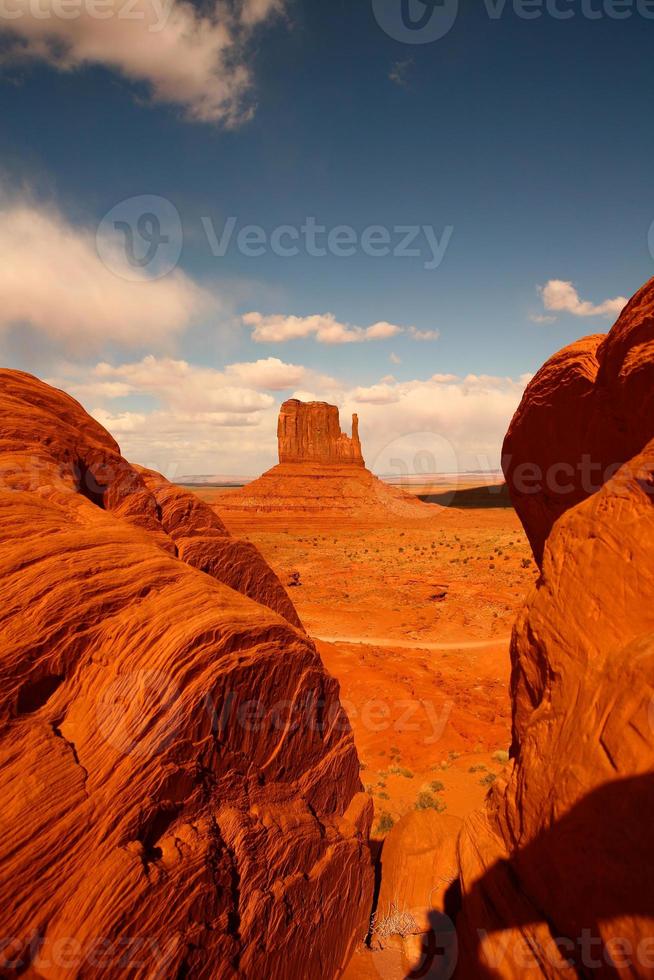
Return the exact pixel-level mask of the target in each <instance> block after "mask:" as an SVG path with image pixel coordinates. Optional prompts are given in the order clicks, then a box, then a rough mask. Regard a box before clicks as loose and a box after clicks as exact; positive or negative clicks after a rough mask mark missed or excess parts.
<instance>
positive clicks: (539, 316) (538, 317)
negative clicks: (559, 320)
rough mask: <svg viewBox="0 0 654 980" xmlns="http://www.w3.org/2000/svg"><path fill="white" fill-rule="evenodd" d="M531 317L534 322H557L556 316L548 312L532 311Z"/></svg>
mask: <svg viewBox="0 0 654 980" xmlns="http://www.w3.org/2000/svg"><path fill="white" fill-rule="evenodd" d="M529 319H530V320H531V322H532V323H556V317H555V316H551V315H548V314H547V313H530V314H529Z"/></svg>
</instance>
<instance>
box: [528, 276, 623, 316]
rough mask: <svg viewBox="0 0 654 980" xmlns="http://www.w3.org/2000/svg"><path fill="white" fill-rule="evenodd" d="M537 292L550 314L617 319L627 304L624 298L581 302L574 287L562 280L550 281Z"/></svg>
mask: <svg viewBox="0 0 654 980" xmlns="http://www.w3.org/2000/svg"><path fill="white" fill-rule="evenodd" d="M538 292H539V294H540V296H541V298H542V300H543V306H544V307H545V309H546V310H550V311H551V312H552V313H570V314H571V315H572V316H581V317H587V316H606V317H618V316H619V315H620V313H622V310H623V309H624V308H625V306H626V305H627V302H628V300H627V298H626V297H625V296H616V297H615V299H605V300H603V301H602V302H601V303H598V304H594V303H591V302H589V301H588V300H582V299H581V298H580V296H579V293H578V292H577V290H576V288H575V286H574V285H573V284H572V283H571V282H567V281H564V280H563V279H550V280H549V282H547V283H546V284H545V285H544V286H539V287H538ZM532 319H533V318H532ZM552 319H554V318H552ZM535 322H537V323H547V322H551V321H550V320H548V319H547V318H544V319H541V320H536V321H535Z"/></svg>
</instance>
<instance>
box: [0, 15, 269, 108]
mask: <svg viewBox="0 0 654 980" xmlns="http://www.w3.org/2000/svg"><path fill="white" fill-rule="evenodd" d="M63 6H64V5H63V4H62V3H61V2H59V0H40V2H39V4H38V5H37V4H35V3H33V2H32V0H12V3H11V4H9V5H8V10H9V11H10V12H11V16H7V17H5V18H3V23H2V31H3V33H4V34H5V36H6V35H7V34H8V35H9V39H10V44H9V47H8V50H5V52H4V56H3V57H4V60H5V61H7V60H14V61H16V60H19V61H29V60H38V61H45V62H47V63H48V64H49V65H51V66H53V67H54V68H57V69H58V70H60V71H72V70H74V69H78V68H80V67H83V66H86V65H103V66H104V67H106V68H109V69H111V70H113V71H115V72H117V73H119V74H120V75H122V76H124V77H125V78H127V79H128V80H130V81H133V82H137V83H142V84H145V86H146V87H147V89H148V91H149V92H150V94H151V96H152V98H153V99H154V100H155V101H157V102H165V103H171V104H173V105H178V106H181V107H182V108H183V110H184V112H185V114H186V116H187V118H189V119H192V120H198V121H202V122H220V123H223V124H225V125H226V126H234V125H238V124H239V123H241V122H243V121H244V120H247V119H248V118H249V117H250V116H251V115H252V112H253V106H252V102H251V100H250V95H251V89H252V74H251V70H250V67H249V64H248V58H247V45H248V43H249V42H250V41H251V39H252V34H253V31H254V30H255V29H256V28H257V26H259V25H261V24H263V23H264V22H265V21H267V20H268V19H269V18H271V17H272V16H274V15H275V14H277V13H279V12H280V11H281V10H282V9H283V0H245V3H244V4H243V5H241V6H239V5H236V6H233V5H231V4H227V3H223V2H220V0H216V2H214V4H213V5H208V6H206V7H204V8H203V12H200V10H199V9H198V8H196V7H195V6H194V5H193V4H192V3H190V2H187V0H102V2H97V3H95V2H94V0H84V2H82V0H72V2H70V0H69V2H68V4H67V5H66V9H67V11H69V13H68V15H67V16H65V17H64V16H62V13H61V9H62V7H63Z"/></svg>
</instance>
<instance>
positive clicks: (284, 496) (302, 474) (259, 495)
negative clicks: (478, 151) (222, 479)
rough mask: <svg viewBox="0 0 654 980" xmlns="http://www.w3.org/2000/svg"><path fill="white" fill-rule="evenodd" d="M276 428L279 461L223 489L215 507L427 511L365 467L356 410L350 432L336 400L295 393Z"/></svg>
mask: <svg viewBox="0 0 654 980" xmlns="http://www.w3.org/2000/svg"><path fill="white" fill-rule="evenodd" d="M277 431H278V442H279V465H278V466H274V467H273V468H272V469H270V470H268V471H267V472H266V473H264V474H263V475H262V476H261V477H259V479H258V480H253V482H252V483H249V484H248V485H247V486H245V487H243V488H242V489H240V490H236V491H234V492H230V493H226V494H221V496H220V497H219V499H218V500H217V502H216V508H217V509H218V510H219V511H220V512H221V513H224V514H225V516H227V515H229V514H231V513H233V512H238V511H241V512H242V511H255V512H258V513H261V514H266V513H268V514H270V513H279V514H282V513H283V514H285V515H289V516H293V515H301V514H304V513H313V514H316V515H321V516H323V517H327V516H328V515H330V514H331V515H334V514H335V515H338V516H339V517H347V518H355V519H357V520H365V519H372V520H375V519H377V520H379V519H384V516H385V515H386V514H387V512H388V510H389V509H392V510H394V511H395V512H396V513H397V514H399V515H400V516H402V517H406V518H407V519H408V520H410V519H411V518H412V517H419V516H420V512H421V511H423V512H424V511H425V509H426V508H425V505H424V504H422V503H421V502H420V501H419V500H417V499H416V498H415V497H411V496H410V495H409V494H406V493H404V492H403V491H401V490H399V489H397V488H395V487H391V486H389V485H388V484H385V483H382V481H381V480H378V479H377V477H376V476H373V474H372V473H371V472H370V471H369V470H367V469H366V467H365V463H364V461H363V455H362V452H361V442H360V439H359V419H358V416H356V415H353V416H352V438H350V437H349V436H347V435H344V434H343V433H342V432H341V427H340V422H339V414H338V408H337V407H336V406H335V405H327V404H326V403H325V402H309V403H303V402H300V401H297V399H291V400H290V401H287V402H284V404H283V405H282V407H281V410H280V414H279V423H278V428H277ZM432 513H433V510H432Z"/></svg>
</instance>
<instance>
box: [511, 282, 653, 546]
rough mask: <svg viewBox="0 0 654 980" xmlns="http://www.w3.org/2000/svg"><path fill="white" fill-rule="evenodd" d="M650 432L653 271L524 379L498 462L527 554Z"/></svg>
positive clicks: (631, 454)
mask: <svg viewBox="0 0 654 980" xmlns="http://www.w3.org/2000/svg"><path fill="white" fill-rule="evenodd" d="M653 437H654V279H652V280H650V282H649V283H647V285H645V286H644V287H643V288H642V289H641V290H640V291H639V292H638V293H637V294H636V295H635V296H634V298H633V299H632V300H631V301H630V303H628V305H627V306H626V307H625V309H624V311H623V313H622V314H621V316H620V318H619V320H618V322H617V323H616V325H615V326H614V327H613V329H612V330H611V332H610V333H609V334H608V335H607V336H604V335H597V336H593V337H586V338H584V339H583V340H579V341H577V342H576V343H574V344H571V345H570V346H569V347H566V348H565V349H564V350H562V351H560V352H559V353H558V354H555V355H554V357H552V358H550V360H549V361H548V362H547V363H546V364H545V365H544V367H543V368H541V370H540V371H539V372H538V374H537V375H536V377H535V378H534V379H533V381H532V382H531V383H530V384H529V386H528V387H527V390H526V391H525V394H524V397H523V399H522V403H521V405H520V408H519V409H518V411H517V413H516V415H515V417H514V419H513V421H512V423H511V426H510V428H509V431H508V433H507V436H506V440H505V443H504V449H503V466H504V472H505V476H506V480H507V484H508V486H509V489H510V493H511V498H512V500H513V503H514V505H515V508H516V510H517V511H518V514H519V515H520V518H521V520H522V523H523V524H524V526H525V529H526V531H527V534H528V536H529V539H530V542H531V545H532V548H533V551H534V555H535V557H536V560H537V561H538V562H539V563H540V561H541V560H542V557H543V548H544V545H545V541H546V540H547V537H548V535H549V533H550V531H551V529H552V526H553V525H554V523H555V521H556V520H557V519H558V518H559V517H560V516H561V515H562V514H564V513H565V512H566V511H567V510H569V508H570V507H574V506H575V504H578V503H580V502H581V501H582V500H585V499H586V498H587V497H588V496H590V495H591V494H593V493H596V492H597V491H598V490H599V489H600V487H602V486H603V485H604V483H605V482H606V481H607V480H609V479H610V478H611V476H613V475H614V474H615V473H616V471H617V470H618V469H619V468H620V466H622V465H623V464H624V463H626V462H627V461H628V460H630V459H631V458H632V457H634V456H635V455H636V454H637V453H639V452H640V451H641V450H642V449H643V448H644V447H645V445H646V444H647V443H648V442H649V440H650V439H651V438H653Z"/></svg>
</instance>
